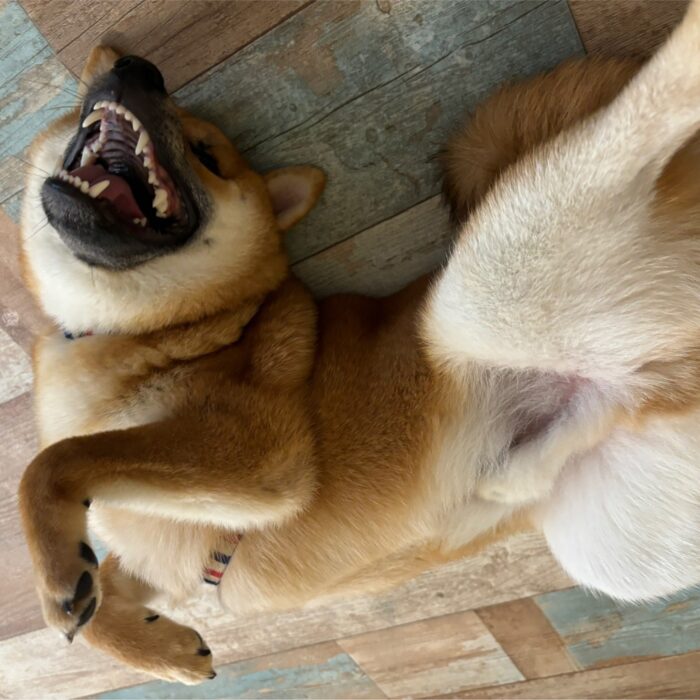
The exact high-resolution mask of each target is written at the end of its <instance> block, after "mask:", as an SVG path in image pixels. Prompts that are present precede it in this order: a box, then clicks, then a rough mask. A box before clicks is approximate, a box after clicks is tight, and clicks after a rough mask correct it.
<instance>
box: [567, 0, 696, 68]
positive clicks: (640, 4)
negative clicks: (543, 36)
mask: <svg viewBox="0 0 700 700" xmlns="http://www.w3.org/2000/svg"><path fill="white" fill-rule="evenodd" d="M569 5H570V6H571V12H572V14H573V16H574V19H575V20H576V26H577V27H578V31H579V34H580V35H581V39H582V40H583V45H584V46H585V47H586V51H587V52H588V53H591V54H601V55H604V56H639V57H645V56H649V55H650V54H651V53H652V52H653V50H654V49H655V48H656V47H657V46H659V44H661V43H662V42H663V40H664V39H665V38H666V37H667V36H668V34H669V33H670V31H671V29H673V27H675V26H676V24H678V22H679V21H680V19H681V17H682V16H683V13H684V12H685V8H686V7H687V5H688V0H569Z"/></svg>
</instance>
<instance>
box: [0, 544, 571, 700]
mask: <svg viewBox="0 0 700 700" xmlns="http://www.w3.org/2000/svg"><path fill="white" fill-rule="evenodd" d="M570 585H571V582H570V581H569V579H568V578H567V577H566V576H565V575H564V574H563V573H562V571H561V570H560V569H559V567H558V565H557V564H556V563H555V562H554V561H553V559H552V558H551V556H550V555H549V553H548V552H547V549H546V545H545V544H544V542H543V540H542V539H541V538H540V537H538V536H535V535H532V534H523V535H517V536H515V537H513V538H512V539H510V540H509V541H506V542H502V543H497V544H495V545H492V546H491V547H489V548H488V549H486V550H485V551H484V552H482V553H481V554H479V555H477V556H474V557H471V558H469V559H465V560H463V561H460V562H454V563H452V564H449V565H447V566H444V567H441V568H439V569H436V570H434V571H431V572H428V573H426V574H423V575H422V576H419V577H418V578H416V579H415V580H413V581H411V582H409V583H407V584H405V585H403V586H400V587H398V588H396V589H394V590H392V591H389V592H388V593H386V594H384V595H380V596H367V597H353V598H348V599H347V600H343V601H340V602H338V603H335V604H333V605H326V606H318V607H309V608H305V609H303V610H292V611H289V612H280V613H266V614H262V613H261V614H256V615H250V616H246V617H240V618H233V617H232V616H231V615H230V614H226V613H222V612H221V611H220V610H218V609H217V608H216V607H215V605H214V603H213V602H212V603H210V604H209V605H207V604H206V603H205V602H204V601H202V602H199V603H198V604H197V605H195V606H193V607H188V609H187V610H184V611H181V612H177V614H176V617H177V618H178V619H179V620H182V621H183V622H188V623H189V624H192V625H194V626H195V628H196V629H197V630H198V631H199V632H201V634H202V635H203V636H204V638H205V639H206V640H207V643H208V644H209V646H210V647H211V649H212V651H213V653H214V655H215V662H216V665H217V666H220V665H222V664H227V663H233V662H236V661H241V660H244V659H251V658H255V657H258V656H263V655H265V654H271V653H279V652H282V651H288V650H290V649H294V648H296V647H300V646H305V645H311V644H318V643H320V642H326V641H332V640H335V639H341V638H344V637H349V636H354V635H357V634H363V633H366V632H370V631H374V630H380V629H384V628H387V627H393V626H395V625H402V624H408V623H411V622H416V621H418V620H422V619H427V618H431V617H437V616H441V615H446V614H449V613H452V612H454V611H455V610H469V609H471V608H476V607H483V606H485V605H489V604H495V603H499V602H504V601H507V600H512V599H514V598H522V597H527V596H530V595H534V594H536V593H543V592H545V591H551V590H556V589H561V588H565V587H568V586H570ZM37 659H42V662H41V664H38V663H37V661H36V660H37ZM0 669H1V671H0V673H2V674H3V676H4V677H3V678H2V688H3V692H6V693H7V694H8V695H9V696H10V697H16V696H21V697H25V696H28V695H35V696H36V695H39V696H45V695H46V694H54V695H62V696H71V697H74V696H76V695H89V694H93V693H101V692H106V691H108V690H111V689H113V688H122V687H126V686H131V685H134V684H137V683H144V682H147V681H149V680H150V679H149V678H148V677H147V676H145V675H144V674H140V673H137V672H135V671H133V670H131V669H128V668H126V667H124V666H122V665H120V664H119V663H118V662H116V661H114V660H113V659H111V658H108V657H106V656H104V655H103V654H101V653H100V652H98V651H96V650H95V649H92V648H88V647H86V646H83V645H81V644H74V645H73V646H72V647H68V646H63V645H62V640H60V639H57V637H56V634H55V632H53V631H51V630H47V629H42V630H38V631H35V632H31V633H29V634H25V635H22V636H19V637H14V638H13V639H8V640H5V641H2V642H0ZM95 669H99V673H96V672H95Z"/></svg>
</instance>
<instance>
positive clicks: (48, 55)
mask: <svg viewBox="0 0 700 700" xmlns="http://www.w3.org/2000/svg"><path fill="white" fill-rule="evenodd" d="M684 6H685V2H684V0H657V1H651V0H571V1H570V3H567V2H565V1H564V0H548V1H545V2H541V1H539V0H440V1H439V2H435V1H434V0H400V1H398V0H357V1H356V0H225V1H224V0H91V2H89V3H88V2H87V0H83V1H82V2H75V1H73V0H0V207H1V210H0V439H1V440H2V445H3V447H4V449H3V457H4V459H3V466H2V471H1V472H0V538H1V541H2V544H3V547H2V548H0V571H2V576H0V698H24V697H48V696H51V697H71V698H72V697H83V696H100V697H105V698H150V697H153V698H161V697H171V698H172V697H175V698H186V697H197V698H220V697H231V698H233V697H246V698H258V697H260V698H275V697H284V698H297V697H299V698H348V697H355V698H385V697H386V698H392V697H405V696H409V695H410V696H413V697H420V696H426V697H427V696H430V697H435V696H443V697H513V698H516V697H518V698H519V697H700V590H692V591H687V592H685V593H683V594H679V595H678V596H676V597H674V598H673V599H670V600H666V601H664V602H663V603H659V604H654V605H642V606H623V605H619V604H616V603H614V602H613V601H610V600H608V599H606V598H603V597H599V596H592V595H590V594H587V593H586V592H585V591H582V590H580V589H579V588H576V587H571V582H570V581H569V580H568V579H567V578H566V576H565V575H564V574H563V573H562V572H561V570H560V569H559V568H558V566H557V565H556V563H555V562H554V561H553V560H552V559H551V557H550V556H549V554H548V553H547V551H546V548H545V546H544V544H543V542H542V541H541V540H540V539H539V538H538V537H537V536H534V535H522V536H518V537H516V538H514V539H512V540H511V541H509V542H507V543H501V544H498V545H495V546H493V547H491V548H490V549H488V550H487V551H485V552H483V553H482V554H480V555H479V556H477V557H474V558H472V559H468V560H465V561H463V562H457V563H454V564H451V565H448V566H445V567H442V568H440V569H437V570H435V571H432V572H428V573H426V574H424V575H423V576H421V577H419V578H418V579H416V580H415V581H412V582H410V583H408V584H406V585H404V586H402V587H401V588H399V589H396V590H395V591H391V592H389V593H387V594H385V595H382V596H373V597H364V598H363V597H360V598H353V599H348V600H345V601H341V602H338V603H336V604H334V605H330V606H320V607H313V608H308V609H305V610H297V611H290V612H288V613H284V614H278V615H254V616H249V617H244V618H238V619H232V618H231V617H230V616H226V615H217V614H215V613H214V611H213V610H212V608H211V606H210V605H208V604H206V603H202V604H200V605H199V606H198V607H197V608H196V609H194V610H188V611H187V613H186V614H184V615H183V614H179V615H178V616H179V617H180V618H181V619H183V621H184V620H189V621H190V622H191V623H192V624H195V625H196V627H197V628H198V629H199V630H200V631H201V632H202V633H203V634H204V636H205V637H206V639H207V640H208V642H209V643H210V645H211V646H212V648H213V650H214V653H215V654H216V661H217V670H218V671H219V675H218V677H217V678H216V680H214V681H212V682H210V683H207V684H205V685H202V686H199V687H197V688H185V687H182V686H178V685H171V684H165V683H160V682H154V681H151V680H150V679H148V677H146V676H144V675H143V674H139V673H135V672H133V671H131V670H129V669H126V668H124V667H122V666H120V665H119V664H117V663H116V662H114V661H113V660H112V659H110V658H107V657H105V656H102V655H101V654H100V653H99V652H96V651H94V650H92V649H89V648H87V647H85V646H81V645H79V644H77V645H74V646H73V647H67V646H66V645H65V644H64V643H63V641H62V640H60V639H59V638H58V637H57V636H56V635H55V634H54V633H52V632H51V631H49V630H47V629H45V628H44V627H43V623H42V621H41V615H40V611H39V608H38V602H37V600H36V598H35V595H34V591H33V589H32V587H31V584H30V579H29V575H28V572H29V571H30V566H29V560H28V555H27V552H26V550H25V547H24V543H23V541H22V538H21V532H20V528H19V519H18V515H17V510H16V490H17V483H18V480H19V477H20V474H21V472H22V469H23V468H24V466H25V465H26V464H27V462H28V461H29V460H30V459H31V457H32V455H33V454H34V451H35V449H36V446H35V439H34V431H33V425H32V407H31V359H30V357H31V345H32V339H33V337H34V335H35V334H36V333H37V332H38V331H39V329H40V328H41V326H42V324H43V323H44V319H43V317H42V315H41V313H40V312H39V311H38V310H37V309H36V308H35V306H34V304H33V302H32V300H31V298H30V296H29V294H28V292H27V291H26V290H25V289H24V288H23V286H22V284H21V281H20V275H19V270H18V264H17V225H16V222H17V220H18V216H19V204H20V200H21V191H22V178H23V173H24V170H25V168H26V167H27V166H26V165H25V163H24V155H23V154H24V151H25V149H26V147H27V145H28V144H29V143H30V141H31V139H32V138H33V136H34V135H35V134H36V133H37V132H38V131H40V130H41V129H42V128H43V127H44V125H45V124H46V123H47V122H48V121H50V120H51V119H53V118H54V117H55V116H57V115H59V114H60V113H61V112H63V111H65V110H66V109H68V108H70V106H71V105H72V104H74V102H75V99H76V88H77V80H76V75H77V73H78V72H79V70H80V66H81V63H82V61H83V60H84V58H85V56H86V54H87V52H88V50H89V48H90V47H91V46H92V45H93V44H96V43H98V42H104V43H109V44H112V45H114V46H116V47H118V48H119V49H121V50H123V51H133V52H138V53H140V54H142V55H145V56H147V57H149V58H151V59H152V60H154V61H155V62H157V63H158V65H159V66H160V67H161V69H162V70H163V73H164V75H165V77H166V81H167V83H168V85H169V87H170V89H171V90H173V91H174V92H175V95H176V97H177V99H179V100H180V101H181V102H182V103H183V104H185V105H186V106H188V107H189V108H191V109H193V110H195V111H197V112H199V113H201V114H202V115H204V116H207V117H210V118H212V119H213V120H215V121H216V122H217V123H218V124H219V125H221V126H222V127H223V128H224V129H225V130H226V131H227V132H228V133H229V134H230V135H231V136H232V137H234V138H235V140H236V141H237V143H238V144H239V146H240V147H241V148H242V149H243V150H244V151H245V153H246V155H247V157H248V158H249V159H250V160H251V161H252V162H253V163H254V164H255V165H256V166H258V167H260V168H268V167H273V166H277V165H283V164H293V163H302V162H311V163H315V164H317V165H320V166H321V167H323V168H324V169H325V170H326V172H327V173H328V176H329V185H328V189H327V192H326V194H325V195H324V199H323V202H322V204H321V206H319V207H318V209H317V210H316V211H315V212H314V213H313V214H312V215H311V216H310V217H309V219H308V220H307V221H306V222H304V223H303V224H302V225H300V226H299V227H298V228H297V229H295V230H294V231H293V232H291V233H290V235H289V237H288V241H287V242H288V249H289V252H290V256H291V259H292V261H293V262H294V270H295V271H296V272H297V274H298V275H299V276H300V277H302V278H303V279H304V280H305V281H306V282H307V284H309V286H310V287H311V288H312V289H313V290H314V292H315V293H316V294H318V295H327V294H330V293H333V292H337V291H361V292H364V293H369V294H378V295H383V294H387V293H389V292H391V291H393V290H395V289H398V288H400V287H401V286H403V285H404V284H406V283H407V282H408V281H410V280H412V279H414V278H415V277H417V276H418V275H420V274H422V273H424V272H426V271H428V270H430V269H433V268H435V267H436V266H437V265H439V264H440V263H441V261H442V260H443V259H444V255H445V250H446V249H447V247H448V245H449V243H450V239H451V234H452V232H451V229H450V226H449V223H448V220H447V217H446V215H445V212H444V210H443V209H442V207H441V204H440V199H439V195H438V192H439V180H438V173H437V171H436V167H435V161H434V156H435V154H436V152H437V151H438V149H439V147H440V145H441V143H442V142H443V141H444V139H445V136H446V135H447V133H448V132H449V129H450V128H451V127H452V126H453V125H454V124H456V123H457V122H458V121H459V119H460V118H461V116H462V115H463V113H464V112H465V111H466V110H468V109H470V108H472V107H473V106H474V105H475V104H476V103H477V102H478V101H479V100H480V99H482V98H483V96H484V95H486V94H487V93H488V92H489V91H490V90H492V89H493V87H494V86H496V85H497V84H499V83H500V82H502V81H504V80H510V79H513V78H517V77H520V76H525V75H529V74H533V73H536V72H538V71H541V70H544V69H547V68H549V67H552V66H554V65H556V64H557V63H558V62H559V61H561V60H563V59H565V58H567V57H570V56H575V55H582V54H583V53H585V52H586V51H589V52H595V53H604V54H615V55H627V54H634V55H644V54H647V53H648V52H649V51H650V50H651V49H652V48H653V47H654V46H656V45H657V44H658V43H659V42H660V41H661V40H662V39H663V37H664V36H665V35H666V34H667V33H668V31H669V29H670V28H671V27H672V26H673V25H674V24H675V22H677V21H678V18H679V17H680V16H681V14H682V11H683V8H684Z"/></svg>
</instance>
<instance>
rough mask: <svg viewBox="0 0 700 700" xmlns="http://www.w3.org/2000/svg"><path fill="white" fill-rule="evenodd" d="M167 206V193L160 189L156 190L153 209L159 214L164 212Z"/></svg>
mask: <svg viewBox="0 0 700 700" xmlns="http://www.w3.org/2000/svg"><path fill="white" fill-rule="evenodd" d="M167 206H168V193H167V191H166V190H164V189H163V188H162V187H159V188H157V189H156V196H155V197H154V198H153V208H154V209H156V210H158V211H159V212H165V210H166V209H167Z"/></svg>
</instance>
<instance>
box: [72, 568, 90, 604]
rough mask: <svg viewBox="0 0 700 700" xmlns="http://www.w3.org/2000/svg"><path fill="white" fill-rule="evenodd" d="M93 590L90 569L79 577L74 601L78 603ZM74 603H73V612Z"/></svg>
mask: <svg viewBox="0 0 700 700" xmlns="http://www.w3.org/2000/svg"><path fill="white" fill-rule="evenodd" d="M91 590H92V576H91V575H90V572H89V571H83V573H82V574H81V575H80V578H79V579H78V583H77V584H76V586H75V595H74V596H73V603H77V602H78V601H79V600H82V599H83V598H85V596H87V594H88V593H89V592H90V591H91ZM72 608H73V605H72V604H71V612H72V611H73V610H72Z"/></svg>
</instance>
